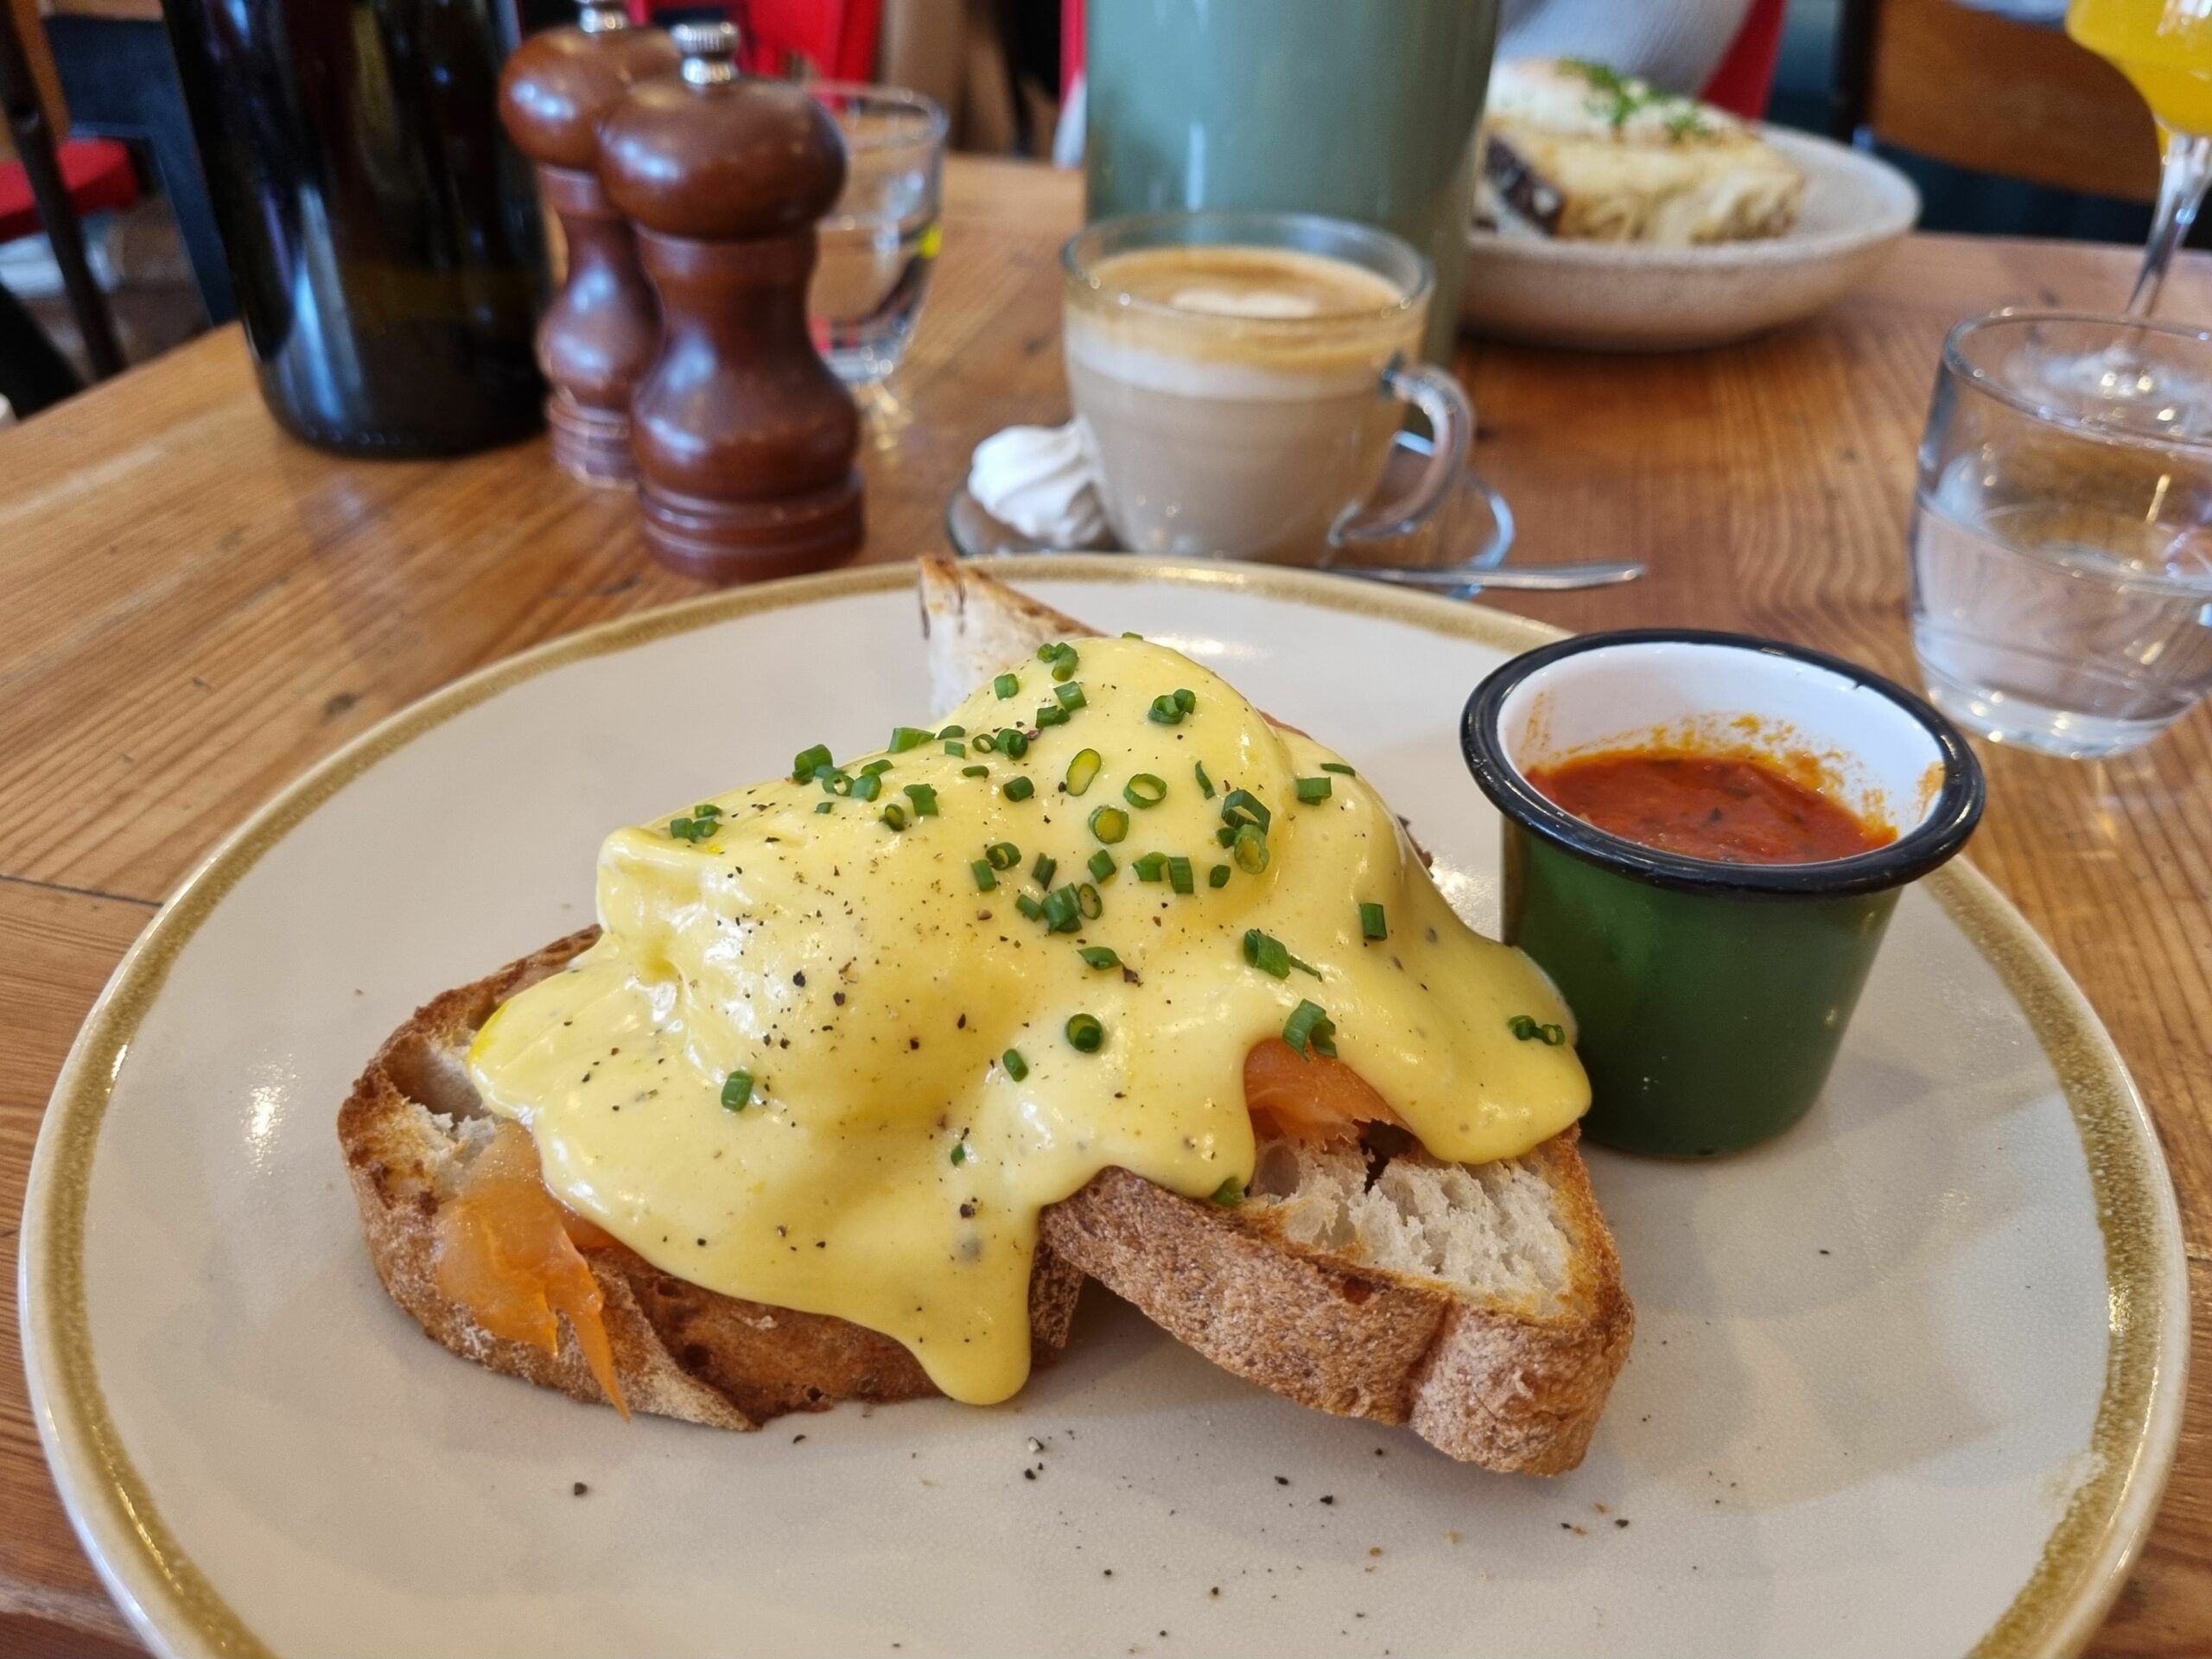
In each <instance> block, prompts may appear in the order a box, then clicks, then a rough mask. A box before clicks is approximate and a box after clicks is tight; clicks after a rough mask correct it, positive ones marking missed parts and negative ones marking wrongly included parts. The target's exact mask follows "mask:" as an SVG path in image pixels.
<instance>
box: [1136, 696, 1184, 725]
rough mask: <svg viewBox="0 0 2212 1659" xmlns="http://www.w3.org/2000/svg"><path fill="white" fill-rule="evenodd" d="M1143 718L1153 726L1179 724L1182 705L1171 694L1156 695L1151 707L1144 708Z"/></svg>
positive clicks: (1180, 722) (1181, 715) (1181, 719)
mask: <svg viewBox="0 0 2212 1659" xmlns="http://www.w3.org/2000/svg"><path fill="white" fill-rule="evenodd" d="M1145 718H1146V719H1147V720H1149V721H1152V722H1153V724H1154V725H1155V726H1179V725H1181V724H1182V723H1183V705H1182V704H1181V703H1179V702H1176V701H1175V699H1174V698H1173V697H1172V696H1158V697H1154V699H1153V700H1152V707H1151V708H1149V709H1146V710H1145Z"/></svg>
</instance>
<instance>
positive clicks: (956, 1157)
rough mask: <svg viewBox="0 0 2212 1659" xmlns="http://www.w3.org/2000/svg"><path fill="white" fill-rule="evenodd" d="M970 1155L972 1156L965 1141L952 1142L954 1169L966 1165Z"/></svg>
mask: <svg viewBox="0 0 2212 1659" xmlns="http://www.w3.org/2000/svg"><path fill="white" fill-rule="evenodd" d="M971 1155H972V1154H970V1153H969V1150H968V1143H967V1142H966V1141H954V1142H953V1145H952V1166H953V1167H954V1168H955V1169H957V1168H959V1167H960V1166H961V1165H963V1164H964V1163H966V1162H967V1161H968V1160H969V1157H970V1156H971Z"/></svg>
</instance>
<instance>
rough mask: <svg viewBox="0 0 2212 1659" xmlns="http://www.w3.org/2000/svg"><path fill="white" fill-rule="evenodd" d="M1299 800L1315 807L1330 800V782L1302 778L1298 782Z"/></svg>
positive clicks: (1323, 779) (1321, 779)
mask: <svg viewBox="0 0 2212 1659" xmlns="http://www.w3.org/2000/svg"><path fill="white" fill-rule="evenodd" d="M1298 798H1299V799H1300V801H1303V802H1304V803H1305V804H1306V805H1308V806H1313V805H1314V804H1318V803H1319V802H1322V801H1325V800H1327V799H1328V798H1329V780H1328V779H1325V778H1301V779H1299V780H1298Z"/></svg>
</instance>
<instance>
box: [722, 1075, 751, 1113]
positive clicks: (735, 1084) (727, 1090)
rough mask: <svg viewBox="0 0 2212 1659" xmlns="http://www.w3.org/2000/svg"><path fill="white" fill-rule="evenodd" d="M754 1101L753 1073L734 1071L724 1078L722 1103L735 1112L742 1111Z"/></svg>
mask: <svg viewBox="0 0 2212 1659" xmlns="http://www.w3.org/2000/svg"><path fill="white" fill-rule="evenodd" d="M752 1103H753V1074H752V1073H751V1072H750V1071H733V1072H731V1073H730V1074H729V1076H728V1077H724V1078H723V1079H722V1104H723V1105H724V1106H726V1107H728V1109H730V1110H731V1111H733V1112H741V1111H743V1110H744V1109H746V1108H747V1106H750V1105H751V1104H752Z"/></svg>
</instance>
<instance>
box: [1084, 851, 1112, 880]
mask: <svg viewBox="0 0 2212 1659" xmlns="http://www.w3.org/2000/svg"><path fill="white" fill-rule="evenodd" d="M1090 879H1091V880H1094V881H1111V880H1113V879H1114V855H1113V854H1111V853H1109V852H1108V851H1107V850H1106V849H1104V848H1103V847H1101V848H1100V849H1098V850H1097V851H1096V852H1095V853H1093V854H1092V855H1090Z"/></svg>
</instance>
